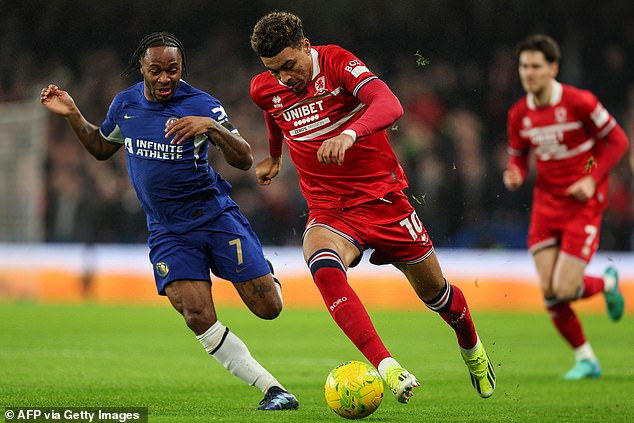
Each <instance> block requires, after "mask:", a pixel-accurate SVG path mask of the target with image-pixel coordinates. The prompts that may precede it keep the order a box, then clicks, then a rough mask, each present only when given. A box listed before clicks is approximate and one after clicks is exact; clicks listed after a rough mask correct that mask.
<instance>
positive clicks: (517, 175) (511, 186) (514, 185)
mask: <svg viewBox="0 0 634 423" xmlns="http://www.w3.org/2000/svg"><path fill="white" fill-rule="evenodd" d="M502 180H503V182H504V186H505V187H506V189H507V190H509V191H516V190H517V189H518V188H519V187H521V186H522V184H523V183H524V178H523V177H522V171H521V170H520V169H519V168H518V167H517V166H515V165H509V166H508V167H507V168H506V170H505V171H504V174H503V175H502Z"/></svg>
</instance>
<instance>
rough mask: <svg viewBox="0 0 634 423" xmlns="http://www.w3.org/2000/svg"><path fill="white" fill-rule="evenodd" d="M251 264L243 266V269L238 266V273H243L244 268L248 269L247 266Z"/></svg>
mask: <svg viewBox="0 0 634 423" xmlns="http://www.w3.org/2000/svg"><path fill="white" fill-rule="evenodd" d="M249 266H250V265H246V266H244V267H243V268H241V269H240V268H237V267H236V273H242V271H243V270H244V269H246V268H247V267H249Z"/></svg>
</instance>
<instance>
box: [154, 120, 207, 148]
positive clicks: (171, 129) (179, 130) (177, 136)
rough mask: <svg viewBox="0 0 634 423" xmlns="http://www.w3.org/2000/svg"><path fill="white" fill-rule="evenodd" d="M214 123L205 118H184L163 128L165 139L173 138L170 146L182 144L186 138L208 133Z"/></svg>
mask: <svg viewBox="0 0 634 423" xmlns="http://www.w3.org/2000/svg"><path fill="white" fill-rule="evenodd" d="M214 122H215V121H214V120H213V119H212V118H210V117H206V116H185V117H182V118H180V119H177V120H176V121H174V122H173V123H172V124H171V125H170V126H166V127H165V138H169V137H171V136H173V137H174V138H172V141H171V142H170V144H182V143H183V142H184V141H185V140H186V139H188V138H191V137H194V136H196V135H200V134H204V133H206V132H207V131H209V129H210V128H211V125H213V124H214Z"/></svg>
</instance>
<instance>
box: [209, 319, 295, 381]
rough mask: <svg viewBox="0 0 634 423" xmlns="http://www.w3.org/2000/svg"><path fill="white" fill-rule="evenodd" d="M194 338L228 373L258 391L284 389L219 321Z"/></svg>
mask: <svg viewBox="0 0 634 423" xmlns="http://www.w3.org/2000/svg"><path fill="white" fill-rule="evenodd" d="M196 338H197V339H198V340H199V341H200V343H201V344H202V345H203V347H204V348H205V351H207V352H208V353H209V355H211V356H212V357H213V358H215V359H216V360H217V361H218V362H219V363H220V364H222V365H223V366H224V368H225V369H227V370H229V373H231V374H233V375H235V376H237V377H239V378H240V379H242V380H243V381H245V382H246V383H248V384H249V385H251V386H255V387H257V388H258V389H260V391H262V392H266V391H267V390H268V389H269V388H270V387H271V386H279V387H281V388H282V389H284V387H283V386H282V385H281V384H280V383H279V382H278V381H277V380H276V379H275V378H274V377H273V375H272V374H270V373H269V372H268V371H267V370H266V369H265V368H264V367H262V365H261V364H260V363H258V362H257V361H256V360H255V358H253V356H251V353H250V352H249V349H248V348H247V346H246V345H245V344H244V342H242V340H241V339H240V338H238V337H237V336H236V335H234V334H233V332H231V331H230V330H229V329H228V328H227V327H225V326H224V325H223V324H222V323H220V321H217V322H216V323H214V324H213V325H211V327H210V328H209V329H207V331H206V332H205V333H203V334H202V335H197V336H196Z"/></svg>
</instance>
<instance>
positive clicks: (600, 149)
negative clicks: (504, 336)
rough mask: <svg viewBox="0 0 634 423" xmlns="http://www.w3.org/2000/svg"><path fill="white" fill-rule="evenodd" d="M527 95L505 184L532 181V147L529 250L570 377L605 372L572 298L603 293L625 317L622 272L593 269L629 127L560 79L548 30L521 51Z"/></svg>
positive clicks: (512, 124)
mask: <svg viewBox="0 0 634 423" xmlns="http://www.w3.org/2000/svg"><path fill="white" fill-rule="evenodd" d="M517 54H518V58H519V75H520V80H521V83H522V86H523V87H524V90H525V91H526V96H525V97H524V98H522V99H521V100H520V101H518V102H517V103H516V104H515V105H514V106H513V107H512V108H511V109H510V111H509V114H508V137H509V153H510V160H509V163H508V166H507V169H506V171H505V172H504V177H503V178H504V185H505V186H506V188H507V189H509V190H511V191H514V190H516V189H518V188H519V187H520V186H521V185H522V184H523V183H524V181H525V180H526V175H527V173H528V158H529V152H531V151H532V152H533V153H534V155H535V162H536V168H537V178H536V180H535V187H534V190H533V207H532V210H531V222H530V228H529V233H528V248H529V250H530V252H531V253H532V255H533V260H534V263H535V267H536V269H537V274H538V277H539V281H540V284H541V288H542V291H543V294H544V300H545V303H546V307H547V309H548V312H549V314H550V316H551V318H552V321H553V323H554V325H555V327H556V328H557V330H558V331H559V333H560V334H561V335H562V337H563V338H564V339H565V340H566V341H567V342H568V343H569V344H570V346H571V347H572V348H573V350H574V354H575V364H574V366H573V368H572V369H571V370H570V371H568V372H567V373H566V374H564V376H563V378H564V379H568V380H576V379H583V378H595V377H599V376H600V375H601V366H600V365H599V360H598V359H597V357H596V356H595V354H594V352H593V350H592V347H591V346H590V343H589V342H588V341H587V340H586V338H585V335H584V333H583V329H582V327H581V322H580V320H579V318H578V317H577V315H576V314H575V312H574V311H573V309H572V307H571V303H572V302H573V301H576V300H578V299H581V298H588V297H591V296H593V295H597V294H599V293H603V295H604V297H605V302H606V306H607V312H608V316H609V317H610V319H611V320H613V321H618V320H619V319H620V318H621V316H622V315H623V310H624V304H623V296H622V295H621V293H620V291H619V285H618V273H617V271H616V269H615V268H613V267H608V268H607V269H606V270H605V273H604V274H603V276H602V277H596V276H590V275H586V274H585V269H586V265H587V264H588V262H589V261H590V259H591V258H592V256H593V255H594V253H595V252H596V251H597V248H598V245H599V233H600V225H601V217H602V214H603V210H604V209H605V208H606V206H607V195H608V182H609V177H608V175H609V172H610V169H612V168H613V167H614V166H615V165H616V164H617V163H618V162H619V160H620V159H621V157H622V156H623V154H624V153H625V151H626V150H627V147H628V144H629V142H628V139H627V137H626V135H625V133H624V132H623V129H621V127H620V126H619V125H618V123H617V122H616V121H615V120H614V118H613V117H612V116H611V115H610V114H609V113H608V111H607V110H606V109H605V108H604V107H603V106H602V105H601V103H600V102H599V101H598V100H597V98H596V97H595V96H594V95H593V94H592V93H590V92H588V91H585V90H580V89H577V88H574V87H571V86H569V85H565V84H562V83H559V82H557V80H556V79H555V77H556V76H557V72H558V70H559V57H560V50H559V46H558V45H557V43H556V42H555V41H554V40H553V39H552V38H550V37H548V36H546V35H541V34H538V35H532V36H530V37H528V38H527V39H526V40H524V41H522V42H521V43H520V44H519V45H518V48H517Z"/></svg>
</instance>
